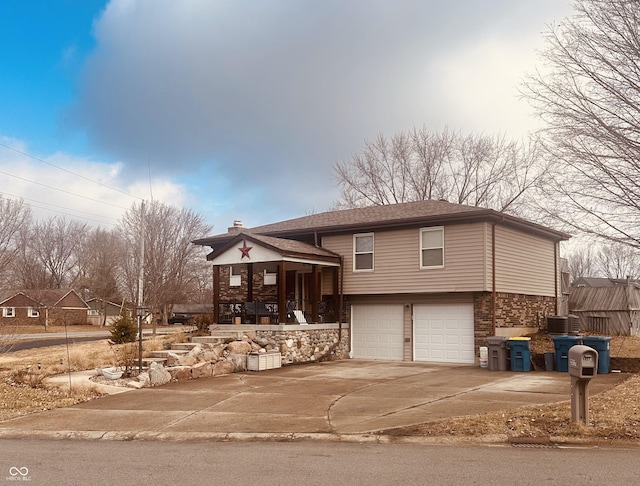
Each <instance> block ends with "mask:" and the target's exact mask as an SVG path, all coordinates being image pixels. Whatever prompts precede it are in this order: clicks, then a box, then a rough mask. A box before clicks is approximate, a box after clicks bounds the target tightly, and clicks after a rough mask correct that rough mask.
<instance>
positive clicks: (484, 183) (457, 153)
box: [334, 128, 546, 214]
mask: <svg viewBox="0 0 640 486" xmlns="http://www.w3.org/2000/svg"><path fill="white" fill-rule="evenodd" d="M545 173H546V171H545V169H544V166H543V160H542V159H541V158H540V157H539V150H538V145H537V143H536V142H535V141H530V142H528V143H527V144H519V143H516V142H513V141H508V140H506V139H505V138H504V137H503V136H494V137H490V136H476V135H468V136H462V135H461V134H460V133H459V132H454V131H451V130H449V129H445V130H443V131H442V132H435V133H432V132H429V131H428V130H427V129H426V128H422V129H417V128H414V129H413V130H411V131H409V132H400V133H397V134H396V135H394V136H393V137H391V138H390V139H388V138H387V137H385V136H383V135H378V137H377V138H376V139H374V140H372V141H365V145H364V149H363V150H362V152H361V153H359V154H356V155H354V156H353V157H352V158H351V159H350V160H349V161H346V162H340V163H337V164H336V165H335V166H334V176H335V178H336V181H337V183H338V185H339V187H340V191H341V195H340V200H339V201H337V203H336V207H338V208H350V207H361V206H367V205H382V204H393V203H400V202H408V201H419V200H424V199H446V200H448V201H452V202H457V203H459V204H468V205H473V206H482V207H488V208H492V209H496V210H498V211H506V212H510V213H516V214H519V213H520V211H521V209H522V205H521V203H522V201H523V199H524V197H525V195H526V194H528V193H529V192H531V191H532V190H533V189H534V188H536V187H537V186H538V185H539V184H540V182H541V180H542V178H543V177H544V175H545Z"/></svg>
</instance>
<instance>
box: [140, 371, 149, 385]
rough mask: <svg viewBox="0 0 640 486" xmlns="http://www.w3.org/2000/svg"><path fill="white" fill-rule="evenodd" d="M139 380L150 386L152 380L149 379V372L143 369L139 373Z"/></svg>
mask: <svg viewBox="0 0 640 486" xmlns="http://www.w3.org/2000/svg"><path fill="white" fill-rule="evenodd" d="M138 381H139V382H140V383H142V386H148V385H149V384H150V383H151V381H150V380H149V373H147V372H146V371H143V372H142V373H140V374H139V375H138Z"/></svg>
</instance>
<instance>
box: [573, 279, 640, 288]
mask: <svg viewBox="0 0 640 486" xmlns="http://www.w3.org/2000/svg"><path fill="white" fill-rule="evenodd" d="M630 283H638V281H637V280H630V279H628V278H603V277H578V278H577V279H575V280H574V281H573V283H572V284H571V286H572V287H626V286H627V285H629V284H630Z"/></svg>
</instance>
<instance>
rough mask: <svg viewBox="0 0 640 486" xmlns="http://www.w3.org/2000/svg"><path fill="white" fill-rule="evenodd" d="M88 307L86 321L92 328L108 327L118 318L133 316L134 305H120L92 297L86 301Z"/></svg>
mask: <svg viewBox="0 0 640 486" xmlns="http://www.w3.org/2000/svg"><path fill="white" fill-rule="evenodd" d="M87 305H88V306H89V310H88V311H87V313H88V318H87V321H88V323H89V324H91V325H93V326H110V325H112V324H113V322H114V321H115V320H116V319H118V318H119V317H120V316H124V315H126V316H129V317H132V316H135V305H133V304H127V303H124V302H123V303H121V304H116V303H114V302H109V301H108V300H104V299H100V298H98V297H94V298H92V299H89V300H87Z"/></svg>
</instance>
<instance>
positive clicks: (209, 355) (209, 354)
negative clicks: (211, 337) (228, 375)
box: [198, 349, 220, 361]
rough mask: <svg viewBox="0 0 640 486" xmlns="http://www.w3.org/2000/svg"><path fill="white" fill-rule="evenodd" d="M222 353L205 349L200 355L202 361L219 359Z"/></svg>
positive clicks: (199, 358)
mask: <svg viewBox="0 0 640 486" xmlns="http://www.w3.org/2000/svg"><path fill="white" fill-rule="evenodd" d="M219 357H220V355H219V354H218V353H217V352H216V351H214V350H211V349H210V350H208V351H203V352H202V353H200V354H199V355H198V360H200V361H218V358H219Z"/></svg>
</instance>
